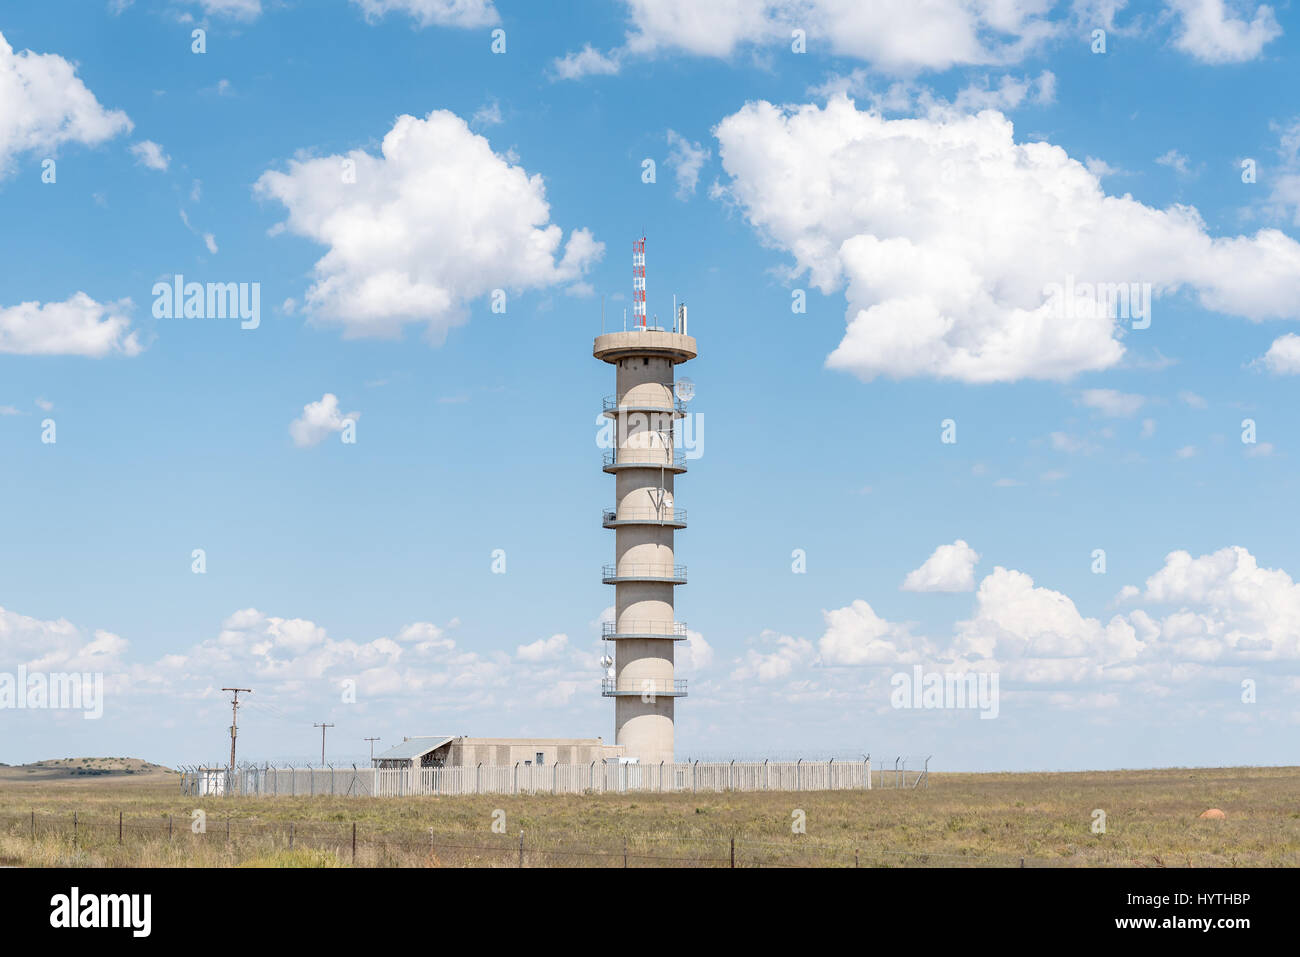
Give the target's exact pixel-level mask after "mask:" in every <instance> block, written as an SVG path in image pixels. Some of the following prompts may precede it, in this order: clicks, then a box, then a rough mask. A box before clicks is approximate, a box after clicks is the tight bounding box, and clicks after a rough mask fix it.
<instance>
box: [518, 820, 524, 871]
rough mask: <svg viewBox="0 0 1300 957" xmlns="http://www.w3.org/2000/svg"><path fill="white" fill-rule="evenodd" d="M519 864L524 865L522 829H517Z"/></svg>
mask: <svg viewBox="0 0 1300 957" xmlns="http://www.w3.org/2000/svg"><path fill="white" fill-rule="evenodd" d="M519 866H520V867H523V866H524V829H523V828H522V827H521V828H520V829H519Z"/></svg>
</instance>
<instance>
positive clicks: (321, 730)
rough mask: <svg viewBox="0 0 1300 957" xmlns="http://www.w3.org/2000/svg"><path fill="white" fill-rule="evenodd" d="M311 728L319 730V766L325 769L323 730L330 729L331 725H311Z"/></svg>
mask: <svg viewBox="0 0 1300 957" xmlns="http://www.w3.org/2000/svg"><path fill="white" fill-rule="evenodd" d="M312 727H313V728H320V766H321V767H325V729H326V728H332V727H334V725H332V724H313V725H312Z"/></svg>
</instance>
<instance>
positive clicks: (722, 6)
mask: <svg viewBox="0 0 1300 957" xmlns="http://www.w3.org/2000/svg"><path fill="white" fill-rule="evenodd" d="M625 3H626V6H627V10H628V28H627V36H626V42H625V43H624V45H623V46H622V47H620V48H618V49H616V50H613V51H611V52H610V53H609V54H608V55H604V54H595V51H591V53H592V54H595V55H596V56H600V57H602V59H603V60H605V61H606V62H607V63H609V64H611V65H613V67H614V68H613V69H606V70H601V71H595V70H587V71H585V72H586V73H590V72H617V68H618V65H619V64H620V63H621V61H622V60H624V59H626V57H628V56H641V57H645V56H655V55H659V54H662V53H687V54H692V55H696V56H707V57H718V58H723V59H725V58H729V57H731V56H732V55H733V54H735V53H736V52H737V51H738V50H741V49H742V48H750V49H764V48H772V47H776V46H785V47H787V48H788V47H789V45H790V43H791V33H792V31H793V30H795V29H799V30H803V31H804V32H805V34H806V36H807V48H808V50H809V51H814V50H816V51H823V52H827V53H830V54H833V55H835V56H842V57H852V58H854V59H858V60H863V61H865V62H867V63H870V64H871V65H872V66H873V67H874V68H875V69H876V70H877V71H880V72H884V73H896V74H910V73H915V72H918V71H921V70H946V69H948V68H949V67H952V66H957V65H978V64H1004V63H1012V62H1017V61H1019V60H1020V59H1022V58H1023V57H1024V56H1025V55H1026V54H1027V53H1029V52H1031V51H1032V50H1034V49H1037V48H1038V47H1040V46H1041V45H1042V44H1043V43H1044V42H1046V41H1047V40H1048V39H1050V38H1051V37H1052V36H1054V35H1056V33H1057V32H1058V29H1059V28H1058V26H1057V25H1055V24H1053V23H1052V22H1051V20H1050V19H1049V17H1048V14H1049V12H1050V9H1051V7H1052V0H1012V2H1007V0H927V2H925V3H912V4H909V5H908V6H907V7H906V11H905V12H900V8H899V7H898V5H897V4H896V3H893V2H891V0H721V2H718V0H714V2H711V3H700V2H698V0H625ZM589 49H590V47H587V48H586V49H585V50H584V53H586V52H587V50H589ZM573 56H574V55H573V54H570V55H569V56H568V57H566V58H565V59H564V60H562V61H557V73H559V74H560V75H561V76H565V75H566V74H565V73H564V71H563V69H559V65H560V63H564V62H566V61H567V62H570V63H572V58H573ZM571 73H572V75H574V76H578V75H584V73H583V72H580V71H578V70H576V69H573V70H572V71H571Z"/></svg>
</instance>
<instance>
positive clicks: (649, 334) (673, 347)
mask: <svg viewBox="0 0 1300 957" xmlns="http://www.w3.org/2000/svg"><path fill="white" fill-rule="evenodd" d="M591 354H592V355H593V356H595V357H596V358H597V359H600V360H602V361H604V362H617V361H618V360H619V359H627V358H631V357H633V356H661V357H663V358H666V359H669V360H671V361H672V362H673V363H674V364H676V363H679V362H686V361H687V360H689V359H694V358H695V355H696V350H695V337H694V336H688V335H685V334H683V333H680V332H668V331H667V330H664V329H652V328H638V329H629V330H626V331H624V332H607V333H605V334H604V335H601V336H597V337H596V341H595V342H594V343H592V346H591Z"/></svg>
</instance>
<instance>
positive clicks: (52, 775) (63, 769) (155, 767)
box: [0, 758, 176, 782]
mask: <svg viewBox="0 0 1300 957" xmlns="http://www.w3.org/2000/svg"><path fill="white" fill-rule="evenodd" d="M175 773H176V772H174V771H173V770H172V769H171V768H165V767H163V766H162V765H160V764H152V763H150V762H149V761H144V760H142V759H140V758H51V759H49V760H45V761H34V762H32V763H31V764H17V765H0V781H11V782H12V781H24V780H25V781H50V780H55V779H59V778H81V777H124V776H128V775H152V774H175Z"/></svg>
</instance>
